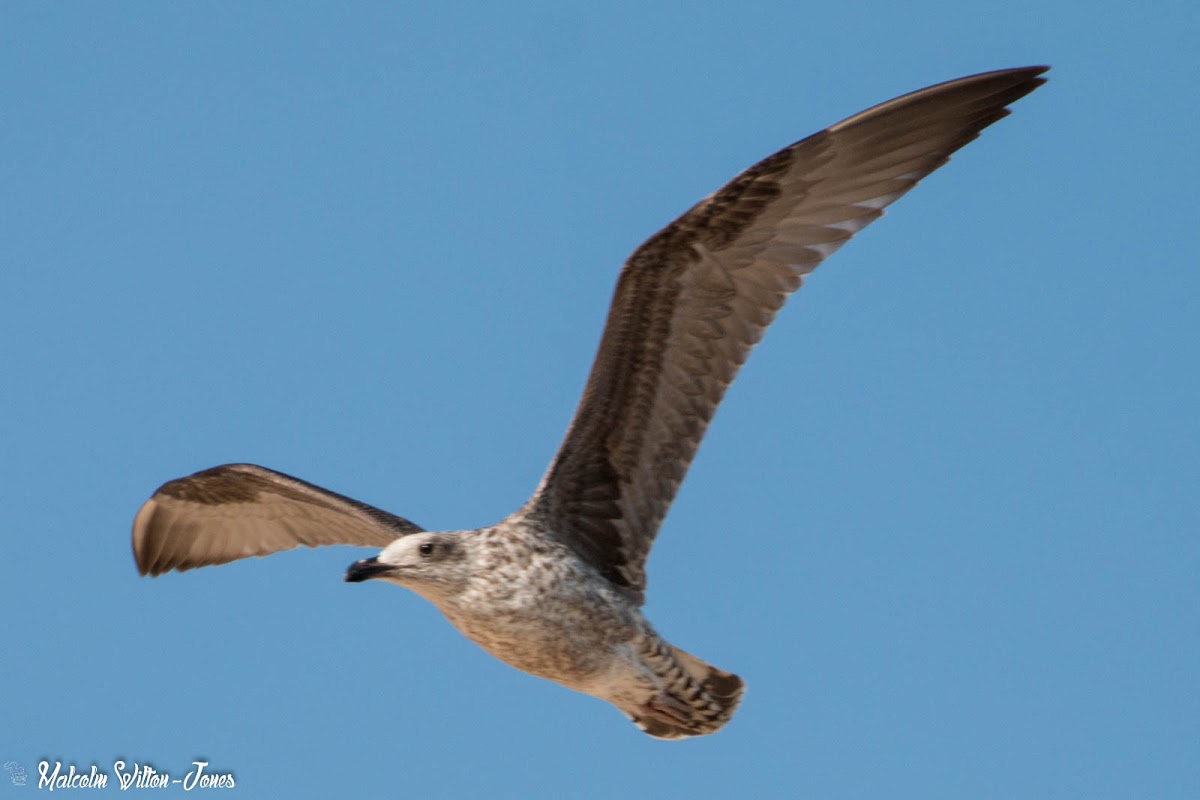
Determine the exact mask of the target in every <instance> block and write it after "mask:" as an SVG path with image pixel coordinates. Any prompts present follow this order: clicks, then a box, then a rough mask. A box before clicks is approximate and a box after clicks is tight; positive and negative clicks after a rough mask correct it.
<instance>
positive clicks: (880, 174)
mask: <svg viewBox="0 0 1200 800" xmlns="http://www.w3.org/2000/svg"><path fill="white" fill-rule="evenodd" d="M1045 70H1046V68H1045V67H1026V68H1020V69H1009V70H1002V71H998V72H989V73H984V74H981V75H974V76H971V77H967V78H960V79H959V80H954V81H949V82H947V83H942V84H938V85H936V86H931V87H929V88H927V89H922V90H920V91H917V92H913V93H911V94H907V95H904V96H903V97H899V98H896V99H895V100H891V101H889V102H886V103H883V104H882V105H878V106H875V107H874V108H871V109H868V110H866V111H863V112H862V113H860V114H856V115H855V116H853V117H850V118H849V119H847V120H845V121H843V122H840V123H838V124H837V125H834V126H833V127H831V128H828V129H827V130H824V131H821V132H820V133H817V134H815V135H813V136H810V137H808V138H807V139H804V140H802V141H800V142H797V143H796V144H793V145H792V146H790V147H787V148H785V149H783V150H781V151H779V152H778V153H776V154H774V155H772V156H770V157H769V158H767V159H765V160H763V161H761V162H759V163H758V164H755V165H754V166H753V167H750V169H748V170H746V171H745V172H743V173H742V174H741V175H739V176H737V177H736V178H734V179H733V180H732V181H731V182H730V183H729V184H727V185H726V186H724V187H723V188H721V189H720V190H719V191H717V192H716V193H715V194H712V195H710V196H709V197H707V198H705V199H704V200H702V201H701V202H700V203H699V204H697V205H696V206H694V207H693V208H692V209H691V210H689V211H688V212H687V213H685V214H684V215H683V216H681V217H680V218H679V219H677V220H675V221H674V222H673V223H671V224H670V225H668V226H667V227H666V228H664V229H663V230H662V231H660V232H659V233H657V234H655V235H654V236H653V237H651V238H650V239H649V240H648V241H647V242H646V243H645V244H643V245H642V246H641V247H639V248H638V249H637V251H636V252H634V254H633V255H632V256H631V257H630V258H629V260H628V261H627V262H626V263H625V267H624V269H623V270H622V272H621V275H620V278H619V280H618V281H617V288H616V293H615V296H614V297H613V302H612V308H611V310H610V311H609V315H608V321H607V323H606V325H605V329H604V336H603V338H602V339H601V342H600V349H599V352H598V354H597V356H596V362H595V364H594V365H593V367H592V372H591V376H590V377H589V378H588V382H587V386H586V388H585V389H584V393H583V399H582V400H581V401H580V404H579V408H578V409H577V410H576V412H575V417H574V419H573V421H572V422H571V426H570V428H569V429H568V431H567V435H566V438H565V440H564V441H563V444H562V446H561V448H560V449H559V451H558V454H557V455H556V456H555V458H554V460H553V461H552V462H551V464H550V468H549V470H548V471H547V473H546V475H545V477H544V478H543V479H542V484H541V486H540V487H539V488H538V490H537V492H535V493H534V496H533V497H532V498H530V500H529V502H528V503H527V504H526V505H525V507H524V508H522V509H521V510H520V511H518V512H517V514H516V515H515V517H517V518H521V519H524V520H526V521H528V522H530V523H532V524H535V525H537V526H538V527H540V528H541V529H542V530H544V531H546V532H547V534H548V535H552V536H556V537H559V538H560V539H562V540H564V541H565V542H567V543H568V544H570V545H571V546H572V547H574V548H575V550H576V551H577V552H578V553H580V555H582V556H583V557H585V558H586V559H588V560H589V561H590V562H591V563H592V564H594V565H595V566H596V567H597V568H598V569H599V570H600V571H601V572H602V573H603V574H604V575H605V576H607V577H608V578H609V579H610V580H611V581H612V582H613V583H614V584H616V585H617V586H619V587H622V588H624V589H626V590H627V591H629V592H630V593H631V594H633V595H634V596H636V597H640V596H641V593H642V592H643V590H644V588H645V583H646V578H645V572H644V564H645V560H646V556H647V554H648V553H649V550H650V546H651V544H652V543H653V541H654V536H655V534H656V533H657V532H658V528H659V525H660V523H661V522H662V519H663V516H664V515H665V514H666V512H667V508H668V506H669V505H670V504H671V500H672V499H673V498H674V497H675V492H676V490H677V489H678V488H679V484H680V482H681V481H682V480H683V477H684V475H685V473H686V472H687V469H688V465H689V464H690V463H691V461H692V457H693V456H694V455H695V452H696V448H697V447H698V446H699V444H700V439H701V437H703V435H704V431H705V429H706V428H707V427H708V423H709V420H710V419H711V418H712V415H713V412H714V411H715V410H716V408H717V405H718V404H719V403H720V402H721V398H722V396H723V395H724V394H725V389H726V388H727V387H728V386H729V384H730V382H731V381H732V380H733V378H734V376H735V375H736V374H737V371H738V368H739V367H741V365H742V363H743V362H744V361H745V360H746V357H747V355H748V354H749V353H750V349H751V348H752V347H753V346H754V344H755V343H756V342H758V340H759V339H760V338H761V337H762V335H763V331H764V330H765V329H766V327H767V325H769V324H770V322H771V320H772V319H773V318H774V316H775V313H776V312H777V311H778V310H779V308H780V307H781V306H782V305H783V303H784V300H785V299H786V298H787V296H788V295H789V294H790V293H791V292H793V291H794V290H795V289H797V288H798V287H799V286H800V283H801V280H802V278H803V276H804V275H806V274H808V273H809V272H811V271H812V270H813V268H815V267H816V266H817V264H819V263H820V262H821V261H822V260H823V259H824V258H826V257H827V256H829V255H830V254H831V253H833V252H834V251H835V250H837V249H838V248H839V247H841V246H842V245H843V244H845V243H846V241H847V240H848V239H849V238H850V237H851V236H853V235H854V234H855V233H857V232H858V231H860V230H861V229H862V228H863V227H865V226H866V225H868V224H869V223H871V222H872V221H874V220H876V219H878V218H879V217H880V216H882V214H883V208H884V207H885V206H887V205H889V204H890V203H892V202H893V201H895V200H896V199H897V198H899V197H900V196H901V195H903V194H904V193H905V192H907V191H908V190H909V189H911V188H912V187H913V186H915V185H916V184H917V182H918V181H919V180H921V179H922V178H924V177H925V176H926V175H928V174H929V173H931V172H933V171H934V170H935V169H937V168H938V167H940V166H941V165H942V164H945V163H946V161H947V160H948V159H949V157H950V154H951V153H953V152H954V151H956V150H958V149H959V148H960V147H962V146H963V145H965V144H966V143H967V142H969V141H971V140H972V139H974V138H975V137H976V136H978V135H979V132H980V131H982V130H983V129H984V128H986V127H987V126H988V125H991V124H992V123H993V122H995V121H996V120H998V119H1001V118H1002V117H1004V116H1006V115H1007V114H1008V113H1009V112H1008V110H1007V109H1006V108H1005V106H1007V105H1008V104H1010V103H1012V102H1014V101H1016V100H1018V99H1019V98H1021V97H1023V96H1025V95H1026V94H1028V93H1029V92H1031V91H1033V90H1034V89H1036V88H1037V87H1038V86H1040V85H1041V84H1043V83H1044V82H1045V79H1043V78H1039V77H1038V75H1040V74H1041V73H1042V72H1044V71H1045Z"/></svg>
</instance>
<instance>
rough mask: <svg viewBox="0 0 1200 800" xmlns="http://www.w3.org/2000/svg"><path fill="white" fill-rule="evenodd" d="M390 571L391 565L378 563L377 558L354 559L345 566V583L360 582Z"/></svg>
mask: <svg viewBox="0 0 1200 800" xmlns="http://www.w3.org/2000/svg"><path fill="white" fill-rule="evenodd" d="M391 571H392V567H391V565H390V564H380V563H379V559H378V558H375V557H372V558H364V559H363V560H362V561H355V562H354V563H353V564H351V565H350V566H349V567H347V568H346V583H362V582H363V581H365V580H369V579H371V578H375V577H378V576H380V575H382V574H384V573H385V572H391Z"/></svg>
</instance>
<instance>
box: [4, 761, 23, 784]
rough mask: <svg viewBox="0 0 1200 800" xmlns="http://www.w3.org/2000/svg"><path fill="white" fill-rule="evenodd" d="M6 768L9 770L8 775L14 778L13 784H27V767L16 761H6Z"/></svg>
mask: <svg viewBox="0 0 1200 800" xmlns="http://www.w3.org/2000/svg"><path fill="white" fill-rule="evenodd" d="M4 768H5V769H6V770H8V777H10V778H12V782H13V786H24V785H25V768H24V767H22V766H21V765H20V764H18V763H17V762H15V761H5V762H4Z"/></svg>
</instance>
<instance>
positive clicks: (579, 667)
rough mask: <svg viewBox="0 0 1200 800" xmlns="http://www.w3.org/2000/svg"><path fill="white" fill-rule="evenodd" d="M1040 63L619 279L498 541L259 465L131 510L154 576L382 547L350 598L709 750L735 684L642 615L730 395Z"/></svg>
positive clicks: (703, 230)
mask: <svg viewBox="0 0 1200 800" xmlns="http://www.w3.org/2000/svg"><path fill="white" fill-rule="evenodd" d="M1044 71H1045V68H1044V67H1026V68H1020V69H1010V70H1001V71H998V72H990V73H985V74H981V75H974V76H971V77H967V78H961V79H959V80H956V81H950V82H948V83H943V84H939V85H937V86H931V87H929V88H927V89H922V90H920V91H918V92H913V93H912V94H908V95H905V96H903V97H899V98H896V99H895V100H891V101H889V102H887V103H883V104H882V105H879V106H875V107H874V108H871V109H868V110H866V111H864V112H862V113H860V114H856V115H855V116H853V117H850V118H849V119H847V120H845V121H843V122H840V123H838V124H837V125H834V126H832V127H831V128H828V129H826V130H824V131H821V132H820V133H817V134H815V135H813V136H810V137H808V138H807V139H804V140H802V141H799V142H797V143H795V144H793V145H791V146H790V147H787V148H784V149H783V150H781V151H779V152H778V153H775V154H774V155H772V156H770V157H768V158H766V159H764V160H763V161H760V162H759V163H758V164H755V165H754V166H752V167H750V168H749V169H748V170H746V171H745V172H743V173H742V174H741V175H738V176H737V177H736V178H734V179H733V180H732V181H730V182H729V183H728V184H727V185H726V186H724V187H723V188H721V189H720V190H719V191H717V192H716V193H714V194H713V195H710V196H709V197H707V198H705V199H704V200H702V201H701V202H700V203H698V204H697V205H696V206H694V207H693V208H692V209H690V210H689V211H688V212H686V213H685V214H683V215H682V216H681V217H679V218H678V219H677V220H675V221H674V222H672V223H671V224H670V225H668V226H667V227H666V228H664V229H663V230H661V231H659V232H658V233H657V234H655V235H654V236H652V237H651V238H650V239H649V240H648V241H647V242H646V243H645V244H643V245H642V246H641V247H639V248H638V249H637V251H635V252H634V253H633V255H632V256H631V257H630V258H629V260H628V261H627V262H626V264H625V267H624V269H623V270H622V272H621V275H620V277H619V279H618V281H617V288H616V292H615V294H614V296H613V301H612V307H611V310H610V311H609V316H608V321H607V323H606V324H605V329H604V335H603V337H602V339H601V342H600V349H599V352H598V353H597V355H596V361H595V364H594V366H593V367H592V372H591V375H590V377H589V378H588V382H587V386H586V388H585V389H584V393H583V398H582V400H581V401H580V404H579V408H578V409H577V410H576V412H575V417H574V419H573V420H572V422H571V425H570V428H569V429H568V431H567V435H566V437H565V439H564V440H563V443H562V446H561V447H560V449H559V451H558V453H557V455H556V456H555V457H554V459H553V461H552V462H551V464H550V468H549V469H548V471H547V472H546V474H545V476H544V477H543V479H542V482H541V485H540V486H539V487H538V489H537V491H536V492H535V493H534V495H533V497H531V498H530V499H529V501H528V502H527V503H526V504H525V505H524V506H523V507H522V508H521V509H519V510H518V511H517V512H515V513H514V514H512V515H510V516H509V517H508V518H506V519H504V520H502V521H501V522H500V523H498V524H496V525H494V526H490V527H487V528H481V529H478V530H473V531H452V532H437V531H434V532H426V531H422V530H421V529H420V528H419V527H417V526H416V525H414V524H413V523H411V522H409V521H408V520H405V519H402V518H400V517H396V516H393V515H391V514H388V513H387V512H384V511H380V510H379V509H377V508H373V507H371V506H368V505H366V504H364V503H360V502H358V501H356V500H351V499H350V498H348V497H344V496H342V495H339V494H335V493H333V492H329V491H327V490H325V489H321V488H320V487H317V486H313V485H312V484H309V483H305V482H304V481H301V480H299V479H297V478H292V477H290V476H287V475H283V474H281V473H278V472H274V471H272V470H268V469H266V468H264V467H257V466H253V465H249V464H233V465H226V466H223V467H216V468H214V469H210V470H206V471H204V472H200V473H197V474H195V475H192V476H190V477H187V478H181V479H179V480H175V481H171V482H169V483H167V484H164V485H163V486H162V487H161V488H159V490H158V491H157V492H155V494H154V496H153V497H151V498H150V500H148V501H147V502H146V504H145V505H144V506H143V507H142V509H141V511H139V512H138V515H137V518H136V520H135V521H134V529H133V549H134V556H135V559H136V561H137V564H138V568H139V570H141V572H142V573H143V574H147V573H148V574H152V575H157V574H160V573H162V572H166V571H169V570H172V569H178V570H184V569H189V568H191V567H196V566H202V565H205V564H219V563H223V562H226V561H231V560H233V559H237V558H242V557H244V556H248V555H265V554H267V553H272V552H276V551H278V550H284V549H287V548H290V547H296V546H299V545H308V546H315V545H322V544H352V545H362V546H376V547H384V546H386V547H385V549H384V550H383V552H382V553H381V554H380V555H379V556H378V557H376V558H370V559H365V560H362V561H359V562H356V563H355V564H353V565H352V566H351V568H350V570H349V571H348V572H347V580H354V581H358V580H365V579H367V578H382V579H386V580H390V581H393V582H395V583H399V584H401V585H404V586H407V587H408V588H411V589H413V590H414V591H417V592H418V593H420V594H421V595H423V596H425V597H426V598H428V599H429V600H430V601H432V602H433V603H435V604H436V605H437V606H438V608H440V609H441V610H442V611H443V612H444V613H445V615H446V616H447V618H449V619H450V621H451V622H453V623H454V624H455V625H456V626H457V627H458V628H459V629H460V630H461V631H462V632H463V633H464V634H465V635H467V636H468V637H469V638H471V639H472V640H474V641H475V642H477V643H478V644H480V645H481V646H482V647H484V648H485V649H487V650H488V651H489V652H491V653H493V654H494V655H496V656H497V657H499V658H501V659H503V660H504V661H506V662H508V663H510V664H512V665H514V666H516V667H518V668H521V669H524V670H526V671H528V672H532V673H533V674H536V675H541V676H543V677H546V678H549V679H551V680H555V681H558V682H559V683H562V684H564V685H566V686H569V687H571V688H574V689H577V690H579V691H583V692H588V693H589V694H593V695H596V696H597V697H601V698H603V699H605V700H608V701H609V702H611V703H613V704H614V705H616V706H617V707H619V708H620V709H621V710H622V711H624V712H625V713H626V714H628V715H629V716H630V718H632V719H633V720H634V721H635V722H636V723H637V724H638V725H639V726H640V727H641V728H642V729H643V730H645V731H646V732H647V733H649V734H651V735H653V736H658V737H662V738H681V737H685V736H694V735H697V734H703V733H709V732H711V731H714V730H716V729H718V728H720V727H721V726H722V725H724V724H725V722H726V721H728V719H729V718H730V716H732V714H733V712H734V710H735V709H736V707H737V704H738V702H739V701H740V699H741V696H742V691H743V684H742V681H741V679H740V678H738V677H737V676H736V675H733V674H731V673H728V672H724V671H723V670H719V669H717V668H716V667H713V666H712V665H710V664H707V663H705V662H703V661H701V660H700V659H698V658H696V657H694V656H692V655H690V654H688V653H686V652H684V651H683V650H680V649H678V648H676V647H673V646H671V645H670V644H668V643H667V642H666V641H665V640H663V639H662V638H661V637H659V635H658V634H657V633H656V632H655V631H654V629H653V628H652V627H651V626H650V624H649V622H647V621H646V620H645V618H644V617H643V616H642V614H641V611H640V608H639V607H640V606H641V604H642V600H643V597H644V591H645V587H646V575H645V561H646V556H647V554H648V553H649V551H650V547H651V545H652V544H653V542H654V537H655V535H656V534H657V532H658V528H659V526H660V524H661V523H662V520H663V517H664V516H665V515H666V513H667V509H668V507H669V506H670V504H671V501H672V500H673V499H674V497H675V493H676V492H677V491H678V489H679V485H680V483H681V482H682V481H683V478H684V475H685V474H686V473H687V469H688V466H689V465H690V464H691V461H692V458H693V456H694V455H695V453H696V448H697V447H698V446H699V444H700V440H701V439H702V438H703V436H704V432H705V430H706V429H707V427H708V424H709V422H710V420H711V419H712V416H713V413H714V412H715V410H716V408H717V406H718V404H719V403H720V402H721V398H722V396H723V395H724V394H725V390H726V389H727V388H728V386H729V384H730V382H731V381H732V380H733V378H734V376H735V375H736V374H737V371H738V369H739V368H740V367H741V366H742V364H743V363H744V362H745V360H746V357H747V356H748V355H749V352H750V350H751V348H752V347H753V346H754V345H755V344H756V343H757V342H758V341H759V339H760V338H761V337H762V335H763V332H764V331H765V329H766V328H767V326H768V325H769V324H770V323H771V320H772V319H773V318H774V317H775V314H776V312H778V311H779V309H780V308H781V307H782V305H783V303H784V301H785V300H786V298H787V296H788V295H789V294H790V293H791V292H793V291H795V290H796V289H797V288H798V287H799V286H800V284H801V282H802V280H803V278H804V276H805V275H807V274H808V273H809V272H811V271H812V270H813V269H814V268H815V267H816V266H817V264H819V263H820V262H821V261H822V260H823V259H824V258H826V257H827V256H829V255H830V254H831V253H833V252H834V251H835V250H837V249H838V248H839V247H841V246H842V245H843V244H844V243H845V242H846V241H847V240H848V239H850V237H851V236H853V235H854V234H855V233H857V232H858V231H859V230H861V229H862V228H863V227H865V226H866V225H867V224H869V223H870V222H872V221H873V220H875V219H878V218H879V217H880V216H881V215H882V214H883V209H884V207H885V206H887V205H889V204H890V203H892V202H893V201H895V200H896V199H897V198H899V197H900V196H901V195H903V194H904V193H905V192H907V191H908V190H909V189H911V188H912V187H913V186H915V185H916V184H917V182H918V181H919V180H921V179H922V178H924V177H925V176H926V175H928V174H929V173H930V172H932V171H933V170H935V169H937V168H938V167H939V166H941V165H942V164H944V163H946V161H947V160H948V159H949V157H950V155H951V154H952V153H953V152H955V151H956V150H957V149H958V148H960V147H962V146H963V145H964V144H966V143H967V142H969V141H971V140H972V139H974V138H975V137H976V136H978V135H979V132H980V131H981V130H983V129H984V128H986V127H987V126H988V125H990V124H992V123H993V122H995V121H996V120H998V119H1000V118H1002V117H1004V116H1005V115H1006V114H1008V110H1007V108H1006V106H1007V105H1008V104H1009V103H1012V102H1014V101H1015V100H1017V99H1019V98H1021V97H1023V96H1024V95H1026V94H1028V93H1029V92H1031V91H1033V90H1034V89H1036V88H1037V87H1038V86H1040V85H1041V84H1042V83H1043V82H1044V80H1043V79H1042V78H1041V77H1039V76H1040V74H1041V73H1042V72H1044Z"/></svg>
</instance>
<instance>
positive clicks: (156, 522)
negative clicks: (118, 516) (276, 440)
mask: <svg viewBox="0 0 1200 800" xmlns="http://www.w3.org/2000/svg"><path fill="white" fill-rule="evenodd" d="M421 530H422V529H421V528H420V527H418V526H416V525H414V524H413V523H411V522H409V521H408V520H406V519H403V518H401V517H397V516H395V515H394V514H389V513H388V512H386V511H381V510H379V509H378V508H375V507H374V506H369V505H367V504H366V503H360V502H359V501H357V500H352V499H350V498H349V497H344V496H342V495H340V494H337V493H336V492H331V491H329V490H328V489H322V488H321V487H319V486H314V485H313V484H311V483H308V482H306V481H302V480H300V479H299V478H293V477H292V476H290V475H285V474H283V473H282V472H276V471H274V470H270V469H267V468H266V467H259V466H255V465H254V464H226V465H224V466H220V467H213V468H212V469H207V470H204V471H203V472H197V473H196V474H194V475H189V476H187V477H186V478H179V479H178V480H173V481H169V482H168V483H164V484H163V485H162V486H160V487H159V488H158V491H156V492H155V493H154V494H153V496H151V498H150V499H149V500H147V501H146V503H145V504H144V505H143V506H142V508H141V510H139V511H138V513H137V517H136V518H135V519H134V522H133V557H134V560H135V561H136V562H137V566H138V571H139V572H141V573H142V574H143V575H147V574H149V575H160V574H162V573H164V572H169V571H170V570H173V569H177V570H180V571H183V570H186V569H192V568H193V567H203V566H208V565H211V564H224V563H226V562H229V561H234V560H236V559H239V558H246V557H247V556H263V555H267V554H269V553H276V552H278V551H280V550H290V549H291V548H293V547H299V546H301V545H304V546H307V547H317V546H319V545H327V544H349V545H358V546H361V547H386V546H387V545H388V544H390V543H391V542H393V541H395V540H396V539H398V538H400V537H401V536H404V535H405V534H409V533H417V532H419V531H421Z"/></svg>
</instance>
